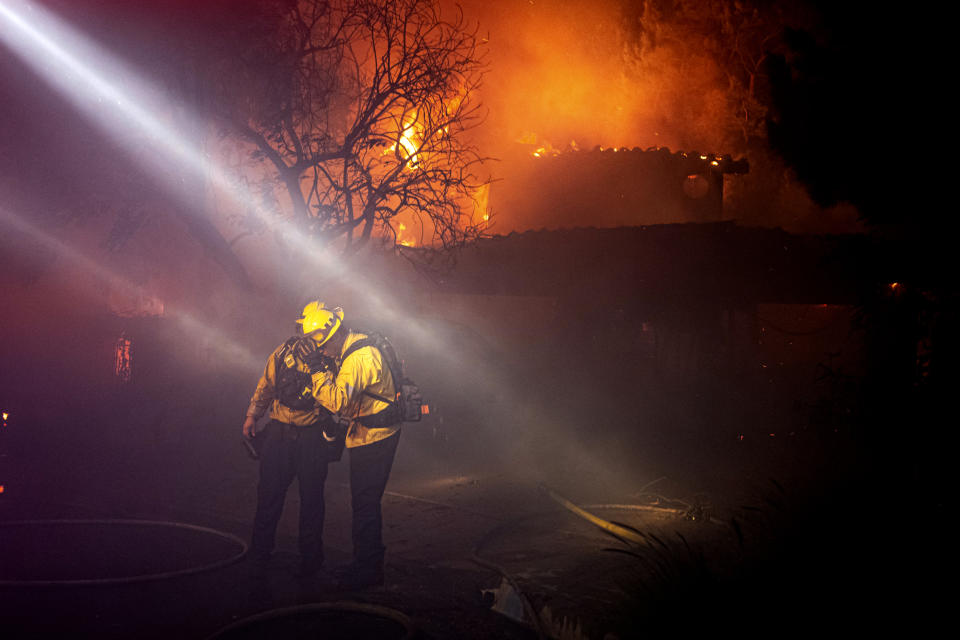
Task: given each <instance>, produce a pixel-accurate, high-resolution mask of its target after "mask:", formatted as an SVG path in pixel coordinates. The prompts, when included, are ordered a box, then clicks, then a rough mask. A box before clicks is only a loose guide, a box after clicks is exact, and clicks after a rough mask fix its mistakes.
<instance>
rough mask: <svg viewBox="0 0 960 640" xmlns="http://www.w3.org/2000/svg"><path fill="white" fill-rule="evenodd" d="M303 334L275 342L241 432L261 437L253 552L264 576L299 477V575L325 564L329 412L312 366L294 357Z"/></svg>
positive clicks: (310, 572)
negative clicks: (317, 392)
mask: <svg viewBox="0 0 960 640" xmlns="http://www.w3.org/2000/svg"><path fill="white" fill-rule="evenodd" d="M299 339H300V338H299V337H295V338H291V339H290V340H288V341H287V342H285V343H284V344H282V345H280V346H279V347H277V348H276V349H275V350H274V351H273V353H272V354H270V357H269V358H268V359H267V364H266V366H265V367H264V371H263V375H262V376H261V377H260V381H259V382H258V383H257V388H256V390H255V391H254V393H253V397H252V398H251V400H250V405H249V406H248V407H247V413H246V419H245V420H244V423H243V433H244V435H245V436H246V437H247V438H253V437H254V436H259V437H258V440H262V443H261V444H260V447H259V450H260V451H259V453H260V455H259V458H260V481H259V484H258V485H257V512H256V516H255V517H254V524H253V536H252V540H251V545H250V546H251V556H252V558H253V567H254V572H255V573H256V574H257V575H258V576H260V577H262V576H263V575H264V574H265V573H266V571H267V566H268V564H269V558H270V555H271V553H272V551H273V548H274V543H275V538H276V530H277V524H278V523H279V521H280V516H281V514H282V512H283V504H284V501H285V499H286V494H287V489H288V488H289V487H290V484H291V483H292V482H293V479H294V478H295V477H296V478H297V481H298V484H299V488H300V531H299V547H300V568H299V570H298V575H300V576H304V577H305V576H309V575H313V574H315V573H316V572H317V571H318V570H319V569H320V567H321V566H322V565H323V560H324V557H323V556H324V554H323V520H324V510H325V504H324V495H323V490H324V484H325V482H326V478H327V463H328V462H329V461H330V458H331V457H332V452H333V447H332V446H331V445H330V443H329V442H328V441H327V440H326V438H324V436H323V429H324V427H325V425H327V424H329V423H330V420H331V416H330V414H329V413H328V412H327V411H326V410H324V409H322V408H321V407H320V406H319V405H318V404H317V403H316V401H315V400H314V399H313V397H312V396H311V395H310V394H309V391H307V392H306V393H304V391H303V390H304V389H305V388H307V389H309V384H310V373H309V368H308V367H307V365H306V364H304V363H303V362H302V361H301V360H299V359H297V358H296V357H295V356H294V350H295V348H296V345H297V341H298V340H299ZM268 408H269V411H270V421H269V422H268V423H267V424H266V425H265V426H264V427H263V428H261V429H259V432H260V433H259V434H258V429H257V426H256V423H257V420H258V419H259V418H260V417H261V416H262V415H263V414H264V413H265V412H266V411H267V410H268Z"/></svg>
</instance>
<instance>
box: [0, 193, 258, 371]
mask: <svg viewBox="0 0 960 640" xmlns="http://www.w3.org/2000/svg"><path fill="white" fill-rule="evenodd" d="M0 223H3V224H4V225H6V226H8V227H10V228H12V229H14V230H16V231H18V232H20V233H24V234H27V235H29V236H31V237H33V238H35V239H36V240H37V241H39V242H40V243H41V244H42V245H43V246H44V247H45V248H47V249H50V250H51V251H53V252H54V253H55V254H56V255H57V256H59V257H61V258H62V259H64V260H66V261H67V262H68V263H69V264H70V265H71V266H72V267H74V268H75V269H77V270H80V271H82V272H83V273H85V274H87V275H89V276H91V277H93V278H95V279H97V280H99V281H100V282H102V283H103V284H105V285H107V286H109V287H110V288H111V289H114V290H116V291H119V292H121V293H123V294H125V295H129V296H136V295H138V294H139V293H141V288H140V287H138V286H137V285H135V284H133V283H132V282H130V281H129V280H127V279H126V278H123V277H121V276H118V275H117V274H116V273H114V272H113V271H111V270H110V269H108V268H106V267H104V266H103V265H102V264H100V263H99V262H97V261H96V260H94V259H92V258H90V257H89V256H87V255H85V254H84V253H82V252H80V251H78V250H77V249H75V248H73V247H71V246H70V245H68V244H66V243H65V242H63V241H62V240H60V239H58V238H56V237H54V236H52V235H51V234H49V233H47V232H46V231H43V230H42V229H39V228H37V227H36V226H35V225H33V224H30V223H29V222H27V221H26V220H24V219H23V217H21V216H18V215H16V214H14V213H11V212H10V211H8V210H7V209H6V208H4V207H0ZM164 311H165V313H167V314H169V317H171V318H172V319H173V320H174V321H175V322H177V323H178V324H179V325H180V326H181V328H182V329H183V330H184V331H185V332H187V335H191V336H194V337H197V338H200V339H202V340H206V341H207V342H209V344H210V345H212V347H213V348H214V349H215V350H216V351H217V353H218V354H219V355H220V357H221V359H222V361H223V362H224V363H225V364H228V365H230V366H235V367H241V368H243V369H244V370H249V371H251V372H254V373H259V372H260V371H261V370H262V368H263V363H262V362H261V361H260V358H255V357H254V356H253V354H252V353H250V351H248V350H247V349H246V348H245V347H244V346H242V345H241V344H239V343H237V342H235V341H233V340H231V339H230V338H228V337H226V336H225V335H224V333H223V331H222V330H220V329H218V328H217V327H214V326H211V325H209V324H207V323H206V322H203V321H202V320H200V319H198V318H197V317H196V316H195V315H193V314H192V313H190V312H189V311H187V310H185V309H179V308H177V307H171V306H169V305H167V306H166V307H165V309H164Z"/></svg>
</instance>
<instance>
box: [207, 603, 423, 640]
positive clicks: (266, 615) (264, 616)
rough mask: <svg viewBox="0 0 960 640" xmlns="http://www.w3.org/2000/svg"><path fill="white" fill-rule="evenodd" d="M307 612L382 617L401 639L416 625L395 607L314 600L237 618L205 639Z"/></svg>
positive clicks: (407, 638) (411, 632) (408, 637)
mask: <svg viewBox="0 0 960 640" xmlns="http://www.w3.org/2000/svg"><path fill="white" fill-rule="evenodd" d="M309 613H321V614H330V613H354V614H360V615H367V616H373V617H376V618H384V619H386V620H390V621H392V622H396V623H397V624H399V625H400V626H401V627H402V628H403V632H404V635H402V636H400V638H401V639H402V640H410V639H411V638H413V637H414V635H415V634H416V627H415V626H414V625H413V622H412V621H411V620H410V618H408V617H407V616H406V615H404V614H403V613H401V612H400V611H397V610H396V609H390V608H389V607H382V606H380V605H375V604H367V603H365V602H347V601H343V602H314V603H310V604H301V605H296V606H292V607H281V608H279V609H270V610H269V611H264V612H262V613H258V614H256V615H252V616H250V617H247V618H243V619H242V620H237V621H236V622H234V623H232V624H229V625H227V626H226V627H223V628H222V629H220V630H218V631H217V632H216V633H214V634H213V635H212V636H208V638H207V640H215V639H217V638H225V637H229V635H230V634H231V633H234V632H236V631H241V630H243V629H245V628H247V627H251V626H253V625H256V624H260V623H262V622H270V621H274V620H279V619H281V618H287V617H292V616H298V615H302V614H309Z"/></svg>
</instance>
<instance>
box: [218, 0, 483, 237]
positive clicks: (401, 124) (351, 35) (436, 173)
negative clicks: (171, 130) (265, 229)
mask: <svg viewBox="0 0 960 640" xmlns="http://www.w3.org/2000/svg"><path fill="white" fill-rule="evenodd" d="M263 11H264V19H262V20H260V21H258V22H257V23H255V24H254V25H253V26H251V27H249V28H248V29H247V31H246V32H245V33H241V34H239V37H240V38H242V39H244V40H246V41H248V42H250V43H251V45H252V46H250V47H249V48H248V50H247V51H246V52H245V53H244V54H242V55H241V57H240V59H238V60H229V61H225V62H224V65H225V67H224V68H225V73H224V74H223V77H224V78H226V80H224V81H223V82H222V90H223V94H222V96H221V104H222V105H224V107H225V109H226V116H227V118H228V121H229V123H230V128H231V131H232V132H233V134H234V135H236V136H239V137H240V138H241V139H243V140H245V141H246V142H248V143H250V144H251V145H252V152H251V153H252V156H253V158H254V159H255V160H256V161H259V162H264V163H266V165H267V167H268V168H269V169H270V170H269V171H268V172H267V177H266V178H265V179H264V181H263V184H262V185H261V190H260V191H261V193H267V194H269V197H268V199H269V200H271V201H272V204H273V205H274V206H276V207H278V208H279V209H280V211H279V213H280V214H281V215H285V216H288V217H291V218H292V219H293V220H294V221H295V222H296V224H297V225H298V226H299V227H300V228H301V229H302V230H303V232H304V233H308V234H311V235H312V236H314V237H317V238H319V239H322V240H323V241H325V242H327V243H330V244H332V245H335V246H337V247H339V248H341V249H342V250H343V251H344V252H345V253H352V252H354V251H356V250H358V249H359V248H360V247H362V246H364V245H366V244H367V243H368V242H369V241H370V239H371V238H376V237H382V238H387V239H388V240H389V241H392V242H393V243H394V244H395V245H397V246H399V245H409V244H414V243H415V244H417V245H421V244H423V245H426V248H427V253H428V254H429V253H431V252H433V253H434V254H444V253H445V251H446V250H449V249H451V248H455V247H459V246H462V245H464V244H465V243H468V242H470V241H471V240H473V239H475V238H477V237H478V236H479V235H480V233H481V230H482V228H483V221H482V219H480V216H478V215H477V212H476V207H475V205H474V202H475V200H476V199H477V197H478V193H480V190H481V189H482V188H483V186H484V185H485V183H486V179H485V178H484V177H482V176H481V175H480V171H481V168H482V163H483V161H484V160H485V158H483V157H481V155H480V154H479V152H478V150H477V148H476V147H475V146H474V144H473V143H472V141H471V140H470V138H469V135H468V134H469V132H470V130H471V129H472V128H473V127H475V126H476V125H477V124H479V122H480V116H481V114H480V105H479V103H478V101H477V99H476V89H477V88H478V87H479V85H480V82H481V78H482V75H483V71H484V63H483V60H482V55H481V52H480V50H479V46H480V43H479V41H478V38H477V37H476V34H475V31H474V30H472V29H471V28H469V27H468V25H467V24H466V23H465V20H464V18H463V16H462V14H459V13H458V14H456V15H455V16H453V17H450V18H448V17H447V16H445V15H442V14H441V12H440V10H439V8H438V6H437V4H436V2H434V1H433V0H398V1H394V2H382V1H378V0H337V1H334V2H327V1H324V0H304V1H302V2H279V3H275V4H273V5H271V6H269V7H267V8H265V9H263ZM408 225H409V226H408ZM406 229H410V231H411V232H413V233H418V234H419V237H418V238H415V239H411V238H410V236H409V233H408V235H407V236H406V237H404V236H403V234H402V231H404V230H406Z"/></svg>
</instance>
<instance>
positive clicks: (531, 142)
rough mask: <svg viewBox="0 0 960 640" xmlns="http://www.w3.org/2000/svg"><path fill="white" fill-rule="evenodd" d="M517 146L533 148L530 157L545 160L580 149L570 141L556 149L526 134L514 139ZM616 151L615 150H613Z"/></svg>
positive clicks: (534, 135)
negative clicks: (563, 146)
mask: <svg viewBox="0 0 960 640" xmlns="http://www.w3.org/2000/svg"><path fill="white" fill-rule="evenodd" d="M516 142H517V143H518V144H522V145H528V146H531V147H535V148H534V150H533V151H531V152H530V155H531V156H533V157H534V158H546V157H548V156H551V157H552V156H558V155H560V154H561V153H563V152H565V151H579V150H580V147H579V145H577V141H576V140H571V141H570V143H569V144H568V145H567V146H566V147H565V148H558V147H555V146H553V145H552V144H550V142H549V141H547V140H538V137H537V134H535V133H532V132H528V133H525V134H523V135H522V136H520V137H519V138H517V139H516ZM614 151H616V149H614Z"/></svg>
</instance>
